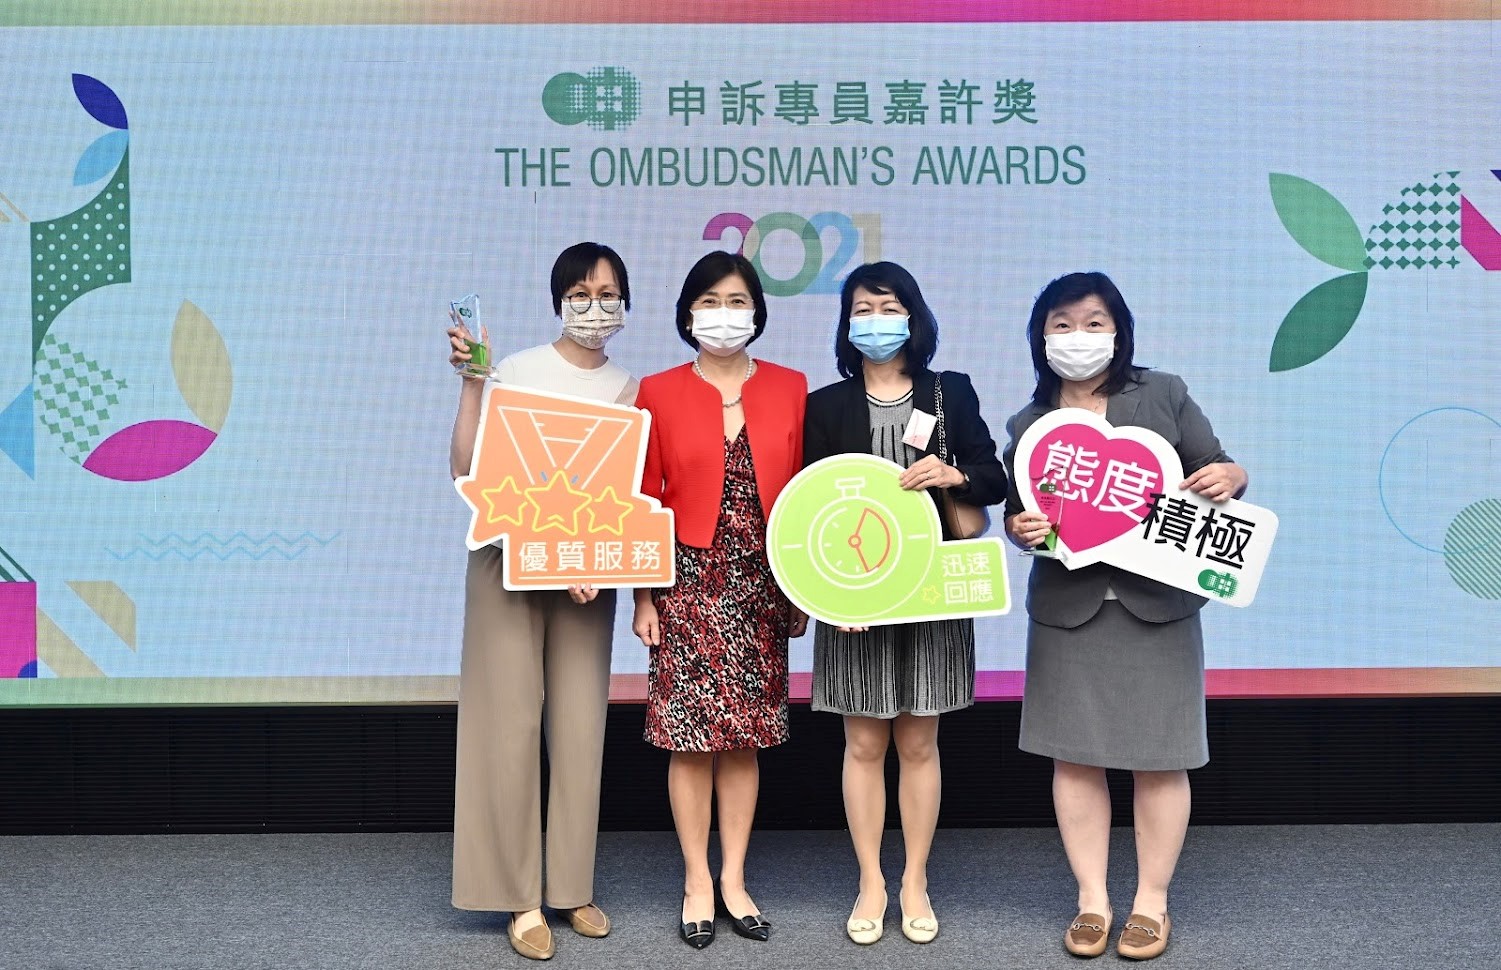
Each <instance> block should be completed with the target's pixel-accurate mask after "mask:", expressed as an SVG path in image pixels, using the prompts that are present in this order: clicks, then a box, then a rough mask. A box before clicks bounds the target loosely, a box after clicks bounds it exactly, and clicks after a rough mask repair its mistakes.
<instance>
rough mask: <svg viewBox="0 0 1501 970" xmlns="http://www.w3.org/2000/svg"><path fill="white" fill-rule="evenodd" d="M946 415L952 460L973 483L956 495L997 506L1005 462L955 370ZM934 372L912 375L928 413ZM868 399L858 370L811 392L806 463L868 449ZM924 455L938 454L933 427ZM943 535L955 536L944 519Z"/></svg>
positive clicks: (947, 386)
mask: <svg viewBox="0 0 1501 970" xmlns="http://www.w3.org/2000/svg"><path fill="white" fill-rule="evenodd" d="M940 379H941V380H942V381H943V416H944V419H945V422H946V426H945V434H946V436H947V438H948V448H949V463H950V464H952V465H953V466H954V467H956V468H958V469H959V470H960V471H962V472H964V474H966V475H968V476H969V487H968V488H967V489H964V490H962V491H961V490H959V489H951V492H952V494H953V496H954V497H955V498H957V499H959V500H960V501H963V502H968V503H970V504H972V505H999V504H1000V503H1002V502H1004V501H1005V500H1006V489H1007V485H1008V484H1009V483H1008V480H1007V477H1006V466H1005V465H1003V464H1001V461H1000V459H998V458H997V457H996V453H995V451H996V449H995V441H994V439H992V438H991V437H990V428H988V427H987V426H986V424H985V418H984V417H982V416H981V415H980V399H979V397H978V396H976V394H975V388H974V385H973V384H971V383H970V380H969V377H968V376H967V375H965V374H960V373H958V372H957V371H944V372H943V373H942V375H940ZM935 401H936V398H935V395H934V394H933V372H932V371H930V370H920V371H918V372H917V373H915V374H913V375H912V407H913V408H914V409H915V410H918V411H925V412H927V413H928V414H935V413H936V403H935ZM870 453H871V451H870V404H869V402H868V401H866V399H865V378H864V377H863V376H862V375H860V374H856V375H855V376H854V377H851V378H847V379H846V380H842V381H840V382H839V383H837V384H830V385H829V386H828V387H821V388H819V389H818V390H816V391H814V392H813V393H811V394H809V395H808V410H807V412H806V413H805V414H804V417H803V467H805V468H806V467H807V466H808V465H811V464H813V463H814V462H815V461H818V460H819V459H821V458H828V457H830V456H832V455H848V454H856V455H868V454H870ZM923 453H924V454H927V455H936V454H938V431H937V429H936V428H935V429H934V431H933V435H932V437H931V438H929V440H928V447H927V450H926V451H925V452H923ZM938 491H939V490H938V489H936V488H935V489H930V490H929V492H930V497H931V498H932V499H933V504H934V505H935V506H937V507H938V509H939V520H940V521H942V518H943V508H942V505H941V504H940V496H939V494H938ZM943 531H944V538H948V539H951V538H953V536H951V535H949V534H948V525H947V523H944V530H943Z"/></svg>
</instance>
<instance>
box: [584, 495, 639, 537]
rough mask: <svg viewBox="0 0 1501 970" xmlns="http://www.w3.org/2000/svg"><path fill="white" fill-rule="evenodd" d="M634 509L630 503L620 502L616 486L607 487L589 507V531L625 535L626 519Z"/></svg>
mask: <svg viewBox="0 0 1501 970" xmlns="http://www.w3.org/2000/svg"><path fill="white" fill-rule="evenodd" d="M633 507H634V506H632V505H631V503H630V502H622V501H621V500H620V497H619V496H617V495H616V494H615V486H614V485H606V486H605V490H604V491H603V492H600V493H599V497H598V498H596V499H595V500H594V502H593V504H591V505H590V506H589V531H590V532H610V533H613V534H614V535H617V536H619V535H625V518H626V516H628V515H630V514H631V509H632V508H633Z"/></svg>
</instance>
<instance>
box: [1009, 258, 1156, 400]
mask: <svg viewBox="0 0 1501 970" xmlns="http://www.w3.org/2000/svg"><path fill="white" fill-rule="evenodd" d="M1090 296H1097V297H1099V298H1100V302H1101V303H1103V304H1105V309H1107V310H1109V311H1110V316H1111V318H1112V319H1113V320H1115V356H1113V357H1111V358H1110V366H1109V367H1107V368H1106V369H1105V383H1103V384H1101V385H1100V389H1099V391H1098V392H1097V393H1100V394H1105V395H1109V394H1114V393H1116V392H1117V391H1120V390H1121V389H1123V388H1124V387H1125V386H1126V385H1127V384H1129V383H1130V382H1131V381H1133V380H1135V379H1136V374H1137V372H1138V371H1143V370H1146V369H1147V368H1145V367H1138V366H1137V365H1136V364H1135V362H1134V361H1133V360H1132V356H1133V355H1134V354H1135V353H1136V318H1135V317H1133V316H1131V308H1130V307H1128V306H1126V299H1125V297H1123V296H1121V291H1120V290H1118V289H1116V287H1115V283H1113V282H1112V281H1111V279H1110V277H1108V276H1106V275H1105V274H1104V273H1069V274H1068V275H1066V276H1060V277H1058V278H1057V279H1056V280H1053V282H1051V283H1049V284H1048V285H1047V286H1044V287H1043V288H1042V292H1041V293H1039V294H1037V300H1036V302H1034V303H1033V304H1032V317H1031V319H1029V320H1028V321H1027V341H1028V342H1029V343H1030V344H1031V345H1032V369H1033V370H1034V371H1036V372H1037V387H1036V389H1035V390H1033V391H1032V400H1033V401H1035V402H1037V403H1038V404H1042V405H1050V404H1052V403H1053V399H1054V398H1056V397H1057V396H1058V391H1059V389H1060V388H1061V387H1062V386H1063V378H1061V377H1059V376H1058V375H1057V374H1055V373H1053V368H1051V367H1049V366H1048V352H1047V342H1046V341H1045V340H1044V339H1043V337H1044V334H1043V330H1044V328H1045V327H1046V325H1047V322H1048V314H1050V313H1052V312H1053V311H1054V310H1056V309H1058V308H1059V307H1061V306H1067V305H1068V304H1070V303H1078V302H1079V301H1080V300H1082V299H1084V298H1085V297H1090Z"/></svg>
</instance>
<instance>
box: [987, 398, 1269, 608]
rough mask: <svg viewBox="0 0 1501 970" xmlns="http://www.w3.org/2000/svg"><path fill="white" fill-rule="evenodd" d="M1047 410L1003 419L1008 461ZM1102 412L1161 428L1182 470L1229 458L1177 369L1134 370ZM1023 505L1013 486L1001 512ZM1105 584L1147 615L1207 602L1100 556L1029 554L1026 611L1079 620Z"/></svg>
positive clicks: (1118, 422) (1030, 408)
mask: <svg viewBox="0 0 1501 970" xmlns="http://www.w3.org/2000/svg"><path fill="white" fill-rule="evenodd" d="M1052 410H1054V408H1053V407H1052V406H1051V405H1048V406H1044V405H1041V404H1038V403H1036V402H1035V401H1034V402H1032V403H1029V404H1028V405H1027V406H1026V407H1024V408H1022V409H1021V410H1020V411H1018V412H1016V414H1015V415H1013V416H1012V417H1011V419H1010V420H1009V421H1007V422H1006V433H1007V434H1008V435H1009V436H1010V438H1011V440H1010V442H1008V443H1007V445H1006V453H1005V459H1006V467H1007V468H1010V467H1011V465H1012V464H1014V463H1015V461H1016V445H1017V442H1018V441H1020V440H1021V436H1022V435H1023V434H1025V433H1026V430H1027V429H1028V428H1030V427H1031V426H1032V424H1033V422H1035V421H1036V420H1037V419H1038V418H1040V417H1042V416H1043V415H1044V414H1047V413H1048V412H1049V411H1052ZM1105 420H1107V421H1109V422H1110V423H1111V424H1112V425H1114V426H1115V427H1117V428H1119V427H1124V426H1125V425H1135V426H1136V427H1138V428H1148V429H1150V430H1152V431H1155V432H1157V433H1158V434H1160V435H1162V436H1163V437H1164V438H1166V439H1167V441H1168V444H1170V445H1172V446H1173V449H1174V450H1175V451H1177V452H1178V458H1179V459H1180V460H1181V461H1182V462H1183V473H1184V474H1185V475H1192V474H1193V473H1194V472H1196V471H1198V470H1199V469H1200V468H1203V467H1204V466H1205V465H1208V464H1212V463H1214V462H1218V461H1231V460H1232V459H1231V458H1230V456H1229V455H1227V454H1225V449H1224V448H1222V447H1220V439H1219V438H1217V437H1215V434H1214V429H1213V428H1212V427H1210V425H1209V419H1208V418H1206V417H1205V416H1204V412H1203V411H1201V410H1199V406H1198V405H1197V404H1195V403H1194V399H1193V398H1191V397H1189V396H1188V387H1187V385H1185V384H1184V383H1183V378H1181V377H1179V376H1177V375H1176V374H1167V373H1164V372H1162V371H1149V370H1141V371H1137V373H1136V379H1135V380H1133V381H1131V382H1130V383H1128V384H1127V385H1126V386H1125V387H1124V388H1123V389H1121V391H1120V392H1118V393H1116V394H1112V395H1110V399H1109V401H1108V402H1107V403H1106V405H1105ZM1171 484H1173V485H1176V484H1178V483H1177V482H1172V483H1171ZM1239 497H1240V496H1239V495H1237V496H1236V498H1239ZM1022 510H1023V506H1022V499H1021V493H1020V492H1019V491H1018V489H1017V488H1015V487H1013V488H1012V489H1011V491H1010V494H1009V495H1007V497H1006V517H1007V518H1010V517H1011V516H1013V515H1015V514H1017V513H1018V512H1021V511H1022ZM1107 587H1108V588H1110V589H1113V590H1114V591H1115V595H1116V598H1117V599H1119V600H1120V604H1121V606H1124V607H1125V608H1126V609H1127V610H1128V611H1129V612H1130V613H1131V615H1133V616H1135V617H1136V618H1137V619H1140V620H1145V621H1147V622H1148V623H1167V622H1169V621H1171V620H1181V619H1183V618H1184V617H1186V616H1192V615H1193V614H1194V613H1196V612H1198V610H1199V609H1200V608H1201V607H1202V606H1203V605H1204V604H1205V603H1206V602H1207V600H1205V599H1204V597H1202V596H1195V595H1194V594H1193V593H1188V592H1185V591H1183V590H1181V589H1175V588H1174V587H1172V586H1165V585H1163V584H1162V583H1159V582H1157V581H1156V580H1151V579H1147V578H1146V577H1145V576H1138V575H1136V574H1135V573H1128V572H1126V571H1125V570H1123V569H1116V568H1115V567H1114V566H1111V565H1108V564H1106V563H1102V562H1098V563H1095V564H1093V565H1090V566H1085V567H1084V568H1082V569H1076V570H1070V569H1068V568H1067V567H1065V566H1063V565H1061V564H1060V563H1059V562H1058V561H1057V560H1056V559H1045V558H1035V559H1033V560H1032V575H1031V577H1030V578H1029V579H1028V581H1027V612H1028V613H1029V614H1030V615H1031V617H1032V619H1034V620H1036V621H1037V622H1038V623H1041V624H1043V625H1044V626H1053V627H1062V628H1063V629H1065V630H1068V629H1072V628H1074V627H1076V626H1082V625H1083V624H1084V623H1086V622H1087V621H1089V620H1090V619H1091V618H1093V617H1094V615H1095V614H1096V613H1098V612H1099V611H1100V606H1101V605H1102V604H1103V603H1104V602H1105V590H1106V588H1107Z"/></svg>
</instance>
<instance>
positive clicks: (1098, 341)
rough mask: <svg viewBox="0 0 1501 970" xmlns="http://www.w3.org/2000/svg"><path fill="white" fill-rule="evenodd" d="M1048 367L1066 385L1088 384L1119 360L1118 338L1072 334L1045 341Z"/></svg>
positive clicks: (1087, 333) (1061, 334)
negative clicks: (1068, 382)
mask: <svg viewBox="0 0 1501 970" xmlns="http://www.w3.org/2000/svg"><path fill="white" fill-rule="evenodd" d="M1043 346H1044V347H1045V348H1046V351H1047V355H1048V366H1049V367H1051V368H1052V369H1053V373H1055V374H1057V375H1058V376H1059V377H1061V378H1063V379H1064V380H1066V381H1087V380H1089V379H1090V378H1091V377H1096V376H1098V375H1099V374H1100V373H1102V372H1103V371H1104V370H1105V368H1106V367H1108V366H1110V360H1111V358H1112V357H1114V356H1115V334H1113V333H1089V332H1088V331H1085V330H1070V331H1069V332H1068V333H1050V334H1048V335H1047V336H1045V337H1044V338H1043Z"/></svg>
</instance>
